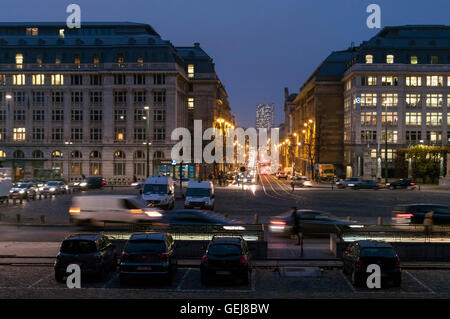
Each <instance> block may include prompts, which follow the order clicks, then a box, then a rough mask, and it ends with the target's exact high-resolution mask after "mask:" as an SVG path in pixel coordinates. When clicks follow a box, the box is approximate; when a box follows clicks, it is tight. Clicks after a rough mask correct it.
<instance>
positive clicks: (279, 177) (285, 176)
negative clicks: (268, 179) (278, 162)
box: [276, 171, 288, 179]
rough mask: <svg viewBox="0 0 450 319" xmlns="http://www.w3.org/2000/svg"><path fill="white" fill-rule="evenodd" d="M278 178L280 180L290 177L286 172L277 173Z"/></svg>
mask: <svg viewBox="0 0 450 319" xmlns="http://www.w3.org/2000/svg"><path fill="white" fill-rule="evenodd" d="M276 177H277V178H278V179H282V178H283V179H287V178H288V175H287V174H286V172H285V171H278V172H277V173H276Z"/></svg>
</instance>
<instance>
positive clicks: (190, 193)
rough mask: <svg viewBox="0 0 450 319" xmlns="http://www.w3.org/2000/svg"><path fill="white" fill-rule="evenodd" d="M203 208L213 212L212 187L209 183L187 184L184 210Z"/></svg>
mask: <svg viewBox="0 0 450 319" xmlns="http://www.w3.org/2000/svg"><path fill="white" fill-rule="evenodd" d="M194 207H199V208H205V209H211V210H214V186H213V183H211V182H202V181H198V182H189V184H188V187H187V190H186V200H185V201H184V208H194Z"/></svg>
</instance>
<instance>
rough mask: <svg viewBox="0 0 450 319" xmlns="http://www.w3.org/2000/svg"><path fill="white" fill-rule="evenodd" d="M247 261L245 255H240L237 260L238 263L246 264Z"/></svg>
mask: <svg viewBox="0 0 450 319" xmlns="http://www.w3.org/2000/svg"><path fill="white" fill-rule="evenodd" d="M247 262H248V260H247V256H242V257H241V260H240V261H239V263H240V264H241V265H247Z"/></svg>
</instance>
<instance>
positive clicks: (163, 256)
mask: <svg viewBox="0 0 450 319" xmlns="http://www.w3.org/2000/svg"><path fill="white" fill-rule="evenodd" d="M169 255H170V254H169V253H161V254H159V255H158V256H159V258H161V259H167V258H169Z"/></svg>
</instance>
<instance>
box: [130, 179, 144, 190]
mask: <svg viewBox="0 0 450 319" xmlns="http://www.w3.org/2000/svg"><path fill="white" fill-rule="evenodd" d="M143 186H144V181H137V182H133V183H131V187H133V188H135V189H142V187H143Z"/></svg>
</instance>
